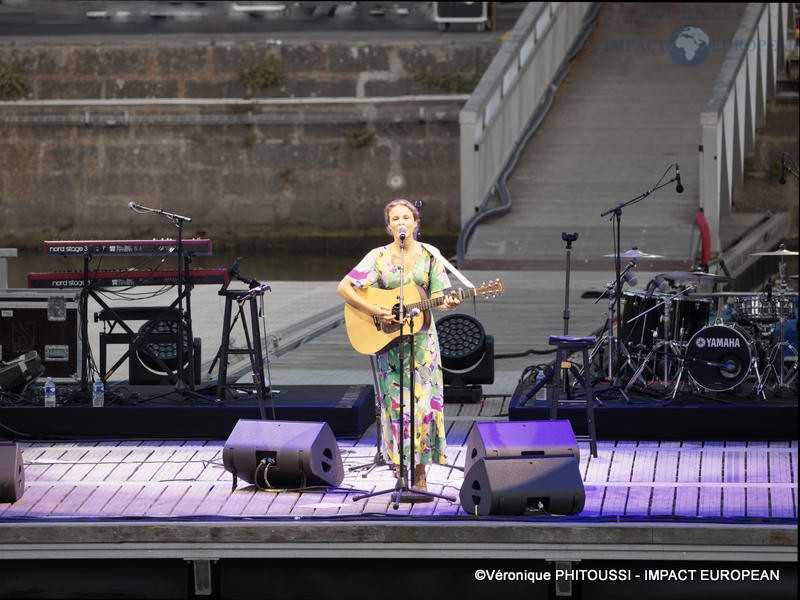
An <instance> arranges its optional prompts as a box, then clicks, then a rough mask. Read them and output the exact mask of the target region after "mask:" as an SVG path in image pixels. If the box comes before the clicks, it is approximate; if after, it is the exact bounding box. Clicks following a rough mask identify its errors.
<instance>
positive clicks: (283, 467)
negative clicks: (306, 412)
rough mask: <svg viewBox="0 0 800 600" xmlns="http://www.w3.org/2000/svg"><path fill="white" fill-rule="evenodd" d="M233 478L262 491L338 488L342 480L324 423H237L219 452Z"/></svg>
mask: <svg viewBox="0 0 800 600" xmlns="http://www.w3.org/2000/svg"><path fill="white" fill-rule="evenodd" d="M222 463H223V465H224V466H225V469H226V470H227V471H230V472H231V473H233V487H234V488H235V487H236V483H237V478H241V479H243V480H245V481H246V482H248V483H252V484H255V485H256V486H258V487H261V488H301V487H306V486H309V485H324V486H334V487H335V486H338V485H339V484H340V483H342V480H343V479H344V467H343V465H342V456H341V453H340V452H339V445H338V444H337V443H336V437H335V436H334V435H333V430H332V429H331V428H330V426H329V425H328V424H327V423H315V422H301V421H256V420H249V419H240V420H239V421H238V422H237V423H236V426H235V427H234V428H233V431H231V434H230V436H229V437H228V439H227V441H226V442H225V446H224V447H223V449H222Z"/></svg>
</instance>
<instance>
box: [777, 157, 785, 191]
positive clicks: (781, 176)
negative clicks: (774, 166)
mask: <svg viewBox="0 0 800 600" xmlns="http://www.w3.org/2000/svg"><path fill="white" fill-rule="evenodd" d="M778 183H780V184H781V185H786V159H785V158H784V156H783V154H781V172H780V174H779V175H778Z"/></svg>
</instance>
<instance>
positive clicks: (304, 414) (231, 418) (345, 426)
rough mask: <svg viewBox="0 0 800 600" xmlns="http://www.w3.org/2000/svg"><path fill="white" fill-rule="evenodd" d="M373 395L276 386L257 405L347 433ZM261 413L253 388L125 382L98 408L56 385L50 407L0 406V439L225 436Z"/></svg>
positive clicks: (366, 420) (366, 419) (355, 389)
mask: <svg viewBox="0 0 800 600" xmlns="http://www.w3.org/2000/svg"><path fill="white" fill-rule="evenodd" d="M62 394H63V397H64V398H66V400H64V401H63V402H62ZM123 394H124V395H123ZM374 398H375V396H374V391H373V386H371V385H352V386H347V385H330V386H323V385H319V386H315V385H308V386H280V387H276V388H275V389H274V390H273V394H272V397H269V396H268V397H267V398H266V399H265V400H264V411H265V414H266V418H267V419H269V420H272V419H273V399H274V418H275V420H278V421H306V422H309V421H311V422H326V423H328V425H329V426H330V427H331V429H332V430H333V432H334V434H335V435H336V436H339V437H350V436H358V435H360V434H361V433H363V432H364V431H365V430H366V429H367V428H368V427H369V426H370V424H372V423H373V422H374V421H375V400H374ZM260 415H261V413H260V410H259V406H258V400H257V398H256V397H255V396H253V395H252V394H241V395H240V396H239V397H235V398H233V399H226V400H224V401H221V402H217V401H216V400H214V399H213V398H210V397H209V398H206V397H203V396H202V395H201V394H186V393H183V394H181V393H178V392H176V391H175V390H174V389H172V388H168V387H159V386H125V387H124V389H123V388H112V389H110V390H109V391H108V392H107V393H106V403H105V406H103V407H100V408H94V407H92V405H91V402H88V401H86V400H83V399H80V397H79V396H77V393H76V399H75V400H74V401H70V400H69V392H68V391H67V390H61V389H60V390H59V405H58V406H56V407H55V408H44V407H43V406H41V404H36V405H33V404H31V405H24V404H20V405H14V406H3V407H0V437H14V438H17V439H24V438H25V437H31V438H33V439H59V438H76V437H79V438H103V439H106V438H113V439H119V438H136V439H227V437H228V435H230V432H231V430H232V429H233V427H234V426H235V425H236V422H237V421H238V420H239V419H259V418H260Z"/></svg>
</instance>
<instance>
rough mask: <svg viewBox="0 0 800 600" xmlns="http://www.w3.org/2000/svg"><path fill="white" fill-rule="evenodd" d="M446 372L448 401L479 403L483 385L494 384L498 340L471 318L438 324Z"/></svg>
mask: <svg viewBox="0 0 800 600" xmlns="http://www.w3.org/2000/svg"><path fill="white" fill-rule="evenodd" d="M436 331H437V333H438V335H439V349H440V351H441V357H442V371H443V372H444V384H445V400H450V401H451V402H470V401H472V402H479V401H480V400H481V397H482V392H483V390H482V388H481V386H480V385H473V384H481V383H494V337H493V336H491V335H486V332H485V331H484V329H483V325H481V323H480V322H479V321H478V320H477V319H475V318H474V317H471V316H469V315H465V314H452V315H447V316H445V317H442V318H441V319H439V320H438V321H437V322H436Z"/></svg>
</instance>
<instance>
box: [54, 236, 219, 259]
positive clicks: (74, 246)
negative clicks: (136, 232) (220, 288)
mask: <svg viewBox="0 0 800 600" xmlns="http://www.w3.org/2000/svg"><path fill="white" fill-rule="evenodd" d="M44 253H45V254H46V255H47V256H74V257H79V256H86V255H90V256H100V255H103V256H171V255H175V256H177V255H178V240H171V239H164V240H93V241H81V240H75V241H52V240H50V241H46V242H45V243H44ZM183 253H184V254H185V255H190V254H191V255H193V256H211V240H209V239H203V238H190V239H187V240H183Z"/></svg>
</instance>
